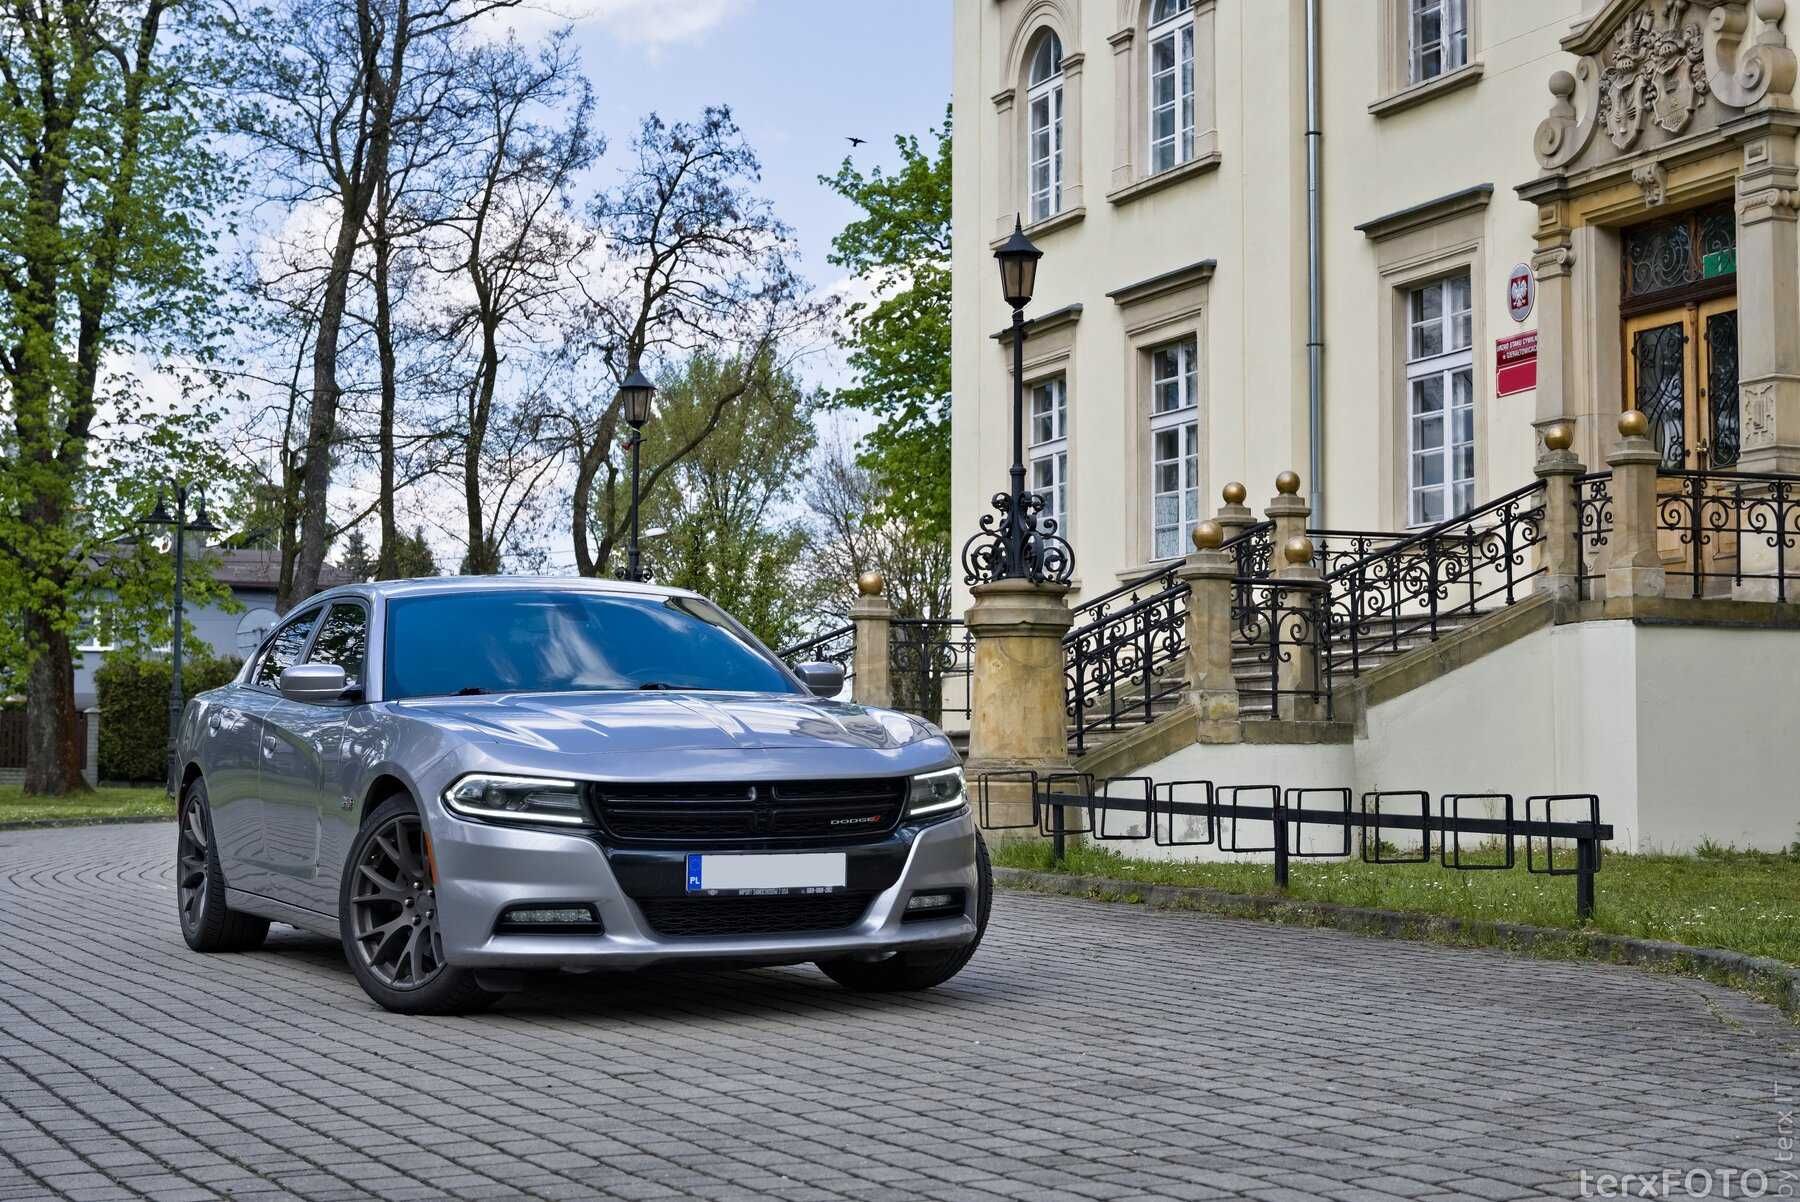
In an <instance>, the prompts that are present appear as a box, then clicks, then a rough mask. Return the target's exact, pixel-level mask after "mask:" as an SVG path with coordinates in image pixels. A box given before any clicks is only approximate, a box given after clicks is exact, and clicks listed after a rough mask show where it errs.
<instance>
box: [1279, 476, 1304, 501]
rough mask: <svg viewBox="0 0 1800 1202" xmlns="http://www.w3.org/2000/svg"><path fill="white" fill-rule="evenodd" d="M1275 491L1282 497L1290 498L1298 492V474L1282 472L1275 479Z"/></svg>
mask: <svg viewBox="0 0 1800 1202" xmlns="http://www.w3.org/2000/svg"><path fill="white" fill-rule="evenodd" d="M1275 491H1276V492H1278V493H1280V494H1281V495H1282V496H1284V497H1291V496H1293V495H1294V494H1295V493H1297V492H1299V491H1300V473H1299V472H1283V473H1281V475H1279V476H1277V477H1275Z"/></svg>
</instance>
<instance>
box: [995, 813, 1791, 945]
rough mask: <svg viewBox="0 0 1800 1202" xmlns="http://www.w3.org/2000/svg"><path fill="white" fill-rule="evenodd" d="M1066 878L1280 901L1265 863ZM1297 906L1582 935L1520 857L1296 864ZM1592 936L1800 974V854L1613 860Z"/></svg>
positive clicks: (1568, 904) (1121, 868)
mask: <svg viewBox="0 0 1800 1202" xmlns="http://www.w3.org/2000/svg"><path fill="white" fill-rule="evenodd" d="M993 853H994V863H995V864H998V865H1004V866H1007V867H1011V868H1032V869H1037V870H1040V871H1042V870H1046V869H1048V868H1049V867H1050V843H1049V840H1047V839H1010V840H1005V841H1001V842H997V843H996V844H995V845H994V848H993ZM1064 869H1065V871H1067V872H1069V873H1072V874H1075V875H1082V876H1103V877H1112V878H1114V879H1118V880H1126V881H1141V882H1144V883H1146V884H1159V885H1198V886H1201V887H1204V888H1210V889H1220V890H1224V891H1227V892H1230V893H1274V892H1276V889H1275V884H1274V870H1273V869H1272V867H1271V866H1270V865H1269V864H1267V863H1249V862H1244V863H1216V864H1195V863H1167V862H1162V861H1152V860H1137V859H1131V858H1128V857H1127V856H1124V855H1122V854H1120V853H1119V852H1116V851H1114V850H1112V849H1110V848H1104V847H1098V846H1095V845H1093V844H1088V843H1074V844H1071V845H1070V848H1069V854H1068V856H1067V858H1066V860H1065V862H1064ZM1289 875H1290V881H1291V885H1290V888H1289V890H1288V895H1289V896H1291V897H1294V898H1296V899H1300V900H1306V901H1322V902H1339V903H1343V904H1346V905H1354V906H1373V907H1377V908H1380V909H1384V910H1407V911H1413V912H1417V913H1421V914H1434V915H1448V916H1451V917H1456V918H1474V919H1487V920H1493V921H1499V922H1517V923H1526V924H1530V925H1534V926H1545V927H1566V928H1571V929H1573V928H1574V927H1575V925H1576V923H1575V881H1574V878H1573V877H1546V876H1535V875H1530V874H1528V873H1527V872H1526V871H1525V857H1524V853H1523V850H1522V849H1521V851H1520V854H1519V857H1518V866H1517V867H1516V868H1514V869H1512V870H1511V871H1504V870H1499V871H1484V872H1459V871H1455V870H1452V869H1448V868H1441V867H1439V866H1438V864H1437V863H1436V861H1435V860H1434V861H1433V862H1432V863H1430V864H1417V865H1386V864H1364V863H1362V862H1361V861H1360V860H1353V861H1350V862H1349V863H1309V862H1307V861H1304V860H1299V861H1294V862H1293V863H1292V868H1291V871H1290V874H1289ZM1594 881H1595V895H1596V913H1595V920H1594V924H1593V928H1592V929H1597V930H1601V931H1608V932H1611V933H1614V934H1620V935H1633V936H1638V937H1640V938H1648V939H1667V940H1671V941H1673V942H1676V943H1685V944H1687V945H1689V946H1691V947H1716V948H1728V949H1730V950H1732V951H1738V952H1745V953H1748V954H1750V955H1754V956H1769V957H1772V958H1774V959H1778V960H1786V961H1788V962H1790V963H1796V964H1800V849H1796V850H1793V851H1790V852H1786V853H1759V852H1732V851H1710V850H1709V851H1706V852H1703V853H1701V854H1698V855H1692V856H1662V855H1653V856H1633V855H1623V854H1608V855H1607V856H1606V858H1605V859H1604V860H1603V861H1602V862H1601V866H1600V873H1599V875H1598V876H1596V877H1595V878H1594Z"/></svg>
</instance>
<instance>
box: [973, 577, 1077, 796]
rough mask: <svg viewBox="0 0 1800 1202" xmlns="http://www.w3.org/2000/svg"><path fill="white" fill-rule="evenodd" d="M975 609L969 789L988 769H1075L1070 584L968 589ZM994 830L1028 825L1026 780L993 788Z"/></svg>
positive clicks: (1013, 583)
mask: <svg viewBox="0 0 1800 1202" xmlns="http://www.w3.org/2000/svg"><path fill="white" fill-rule="evenodd" d="M970 591H971V592H972V593H973V594H974V596H975V604H974V605H972V606H970V607H969V611H968V614H967V616H966V618H965V621H966V622H967V624H968V629H969V633H970V634H971V635H972V636H974V639H975V664H974V672H973V680H972V681H971V682H970V689H971V696H970V710H971V713H970V715H969V758H968V761H967V764H966V770H967V772H968V775H969V779H970V789H971V790H973V789H974V788H975V784H974V781H975V778H977V777H979V776H980V775H981V774H982V773H984V772H1004V771H1019V770H1033V771H1036V772H1038V773H1039V774H1040V775H1041V774H1043V773H1046V772H1056V771H1059V770H1064V769H1067V768H1068V766H1069V730H1068V717H1067V715H1066V713H1065V711H1064V709H1063V646H1062V640H1063V636H1064V635H1065V634H1067V633H1068V632H1069V627H1070V625H1072V624H1073V621H1074V616H1073V615H1072V614H1071V613H1070V612H1069V607H1068V604H1067V603H1066V601H1065V600H1064V598H1065V597H1066V596H1067V595H1068V592H1069V590H1068V587H1067V586H1066V585H1060V584H1033V583H1031V582H1030V581H1028V580H995V581H991V582H989V583H987V584H978V585H976V586H975V587H974V588H973V589H971V590H970ZM989 800H990V803H991V806H992V812H991V817H992V820H993V822H994V825H996V826H1012V825H1017V824H1021V823H1024V822H1028V821H1030V817H1031V796H1030V792H1029V786H1028V785H1027V784H1026V783H1025V782H1024V781H1022V780H1021V781H1018V782H1000V781H996V782H994V783H993V786H992V789H991V791H990V794H989Z"/></svg>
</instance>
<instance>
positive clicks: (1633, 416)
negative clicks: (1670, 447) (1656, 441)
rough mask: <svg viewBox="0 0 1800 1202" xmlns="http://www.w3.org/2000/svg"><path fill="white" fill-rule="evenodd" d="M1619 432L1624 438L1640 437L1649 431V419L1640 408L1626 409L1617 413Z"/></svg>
mask: <svg viewBox="0 0 1800 1202" xmlns="http://www.w3.org/2000/svg"><path fill="white" fill-rule="evenodd" d="M1619 433H1621V434H1623V435H1624V436H1625V437H1626V438H1642V437H1643V436H1644V435H1646V434H1648V433H1650V419H1649V418H1647V417H1645V416H1644V414H1643V412H1642V411H1641V410H1637V409H1627V410H1626V411H1625V412H1623V413H1621V414H1619Z"/></svg>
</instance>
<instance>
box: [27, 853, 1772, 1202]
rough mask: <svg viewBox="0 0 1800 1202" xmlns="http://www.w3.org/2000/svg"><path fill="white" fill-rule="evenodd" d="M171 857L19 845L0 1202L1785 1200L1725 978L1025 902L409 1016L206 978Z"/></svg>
mask: <svg viewBox="0 0 1800 1202" xmlns="http://www.w3.org/2000/svg"><path fill="white" fill-rule="evenodd" d="M173 843H174V836H173V831H172V830H171V829H170V828H169V827H166V826H154V825H151V826H132V827H95V828H86V829H73V830H62V831H36V832H0V1200H4V1202H15V1200H17V1202H26V1200H29V1202H40V1200H41V1199H44V1198H47V1197H48V1198H64V1199H69V1200H70V1202H85V1200H87V1199H93V1200H94V1202H110V1200H111V1199H116V1198H124V1197H151V1198H157V1199H164V1200H167V1202H178V1200H181V1199H189V1198H192V1199H202V1198H215V1197H224V1198H232V1199H239V1200H241V1202H263V1200H265V1199H267V1200H268V1202H274V1200H275V1199H277V1198H280V1199H287V1198H295V1199H300V1200H302V1202H334V1200H337V1199H345V1200H349V1199H362V1198H378V1199H384V1200H388V1202H436V1200H442V1199H515V1198H516V1199H532V1200H537V1202H543V1200H547V1199H572V1200H573V1199H582V1200H586V1199H661V1198H704V1199H714V1200H717V1202H739V1200H742V1202H749V1200H753V1199H781V1200H782V1202H806V1200H808V1199H817V1200H819V1202H885V1200H887V1199H894V1200H896V1202H899V1200H907V1199H914V1198H917V1199H932V1200H941V1202H970V1200H975V1199H1008V1198H1016V1199H1021V1200H1027V1202H1038V1200H1040V1199H1045V1198H1050V1199H1069V1200H1077V1199H1094V1200H1096V1202H1099V1200H1105V1202H1139V1200H1147V1199H1163V1200H1167V1199H1195V1200H1203V1199H1212V1198H1240V1199H1242V1198H1251V1199H1264V1200H1266V1202H1279V1200H1283V1199H1301V1198H1309V1199H1328V1200H1331V1202H1385V1200H1397V1199H1426V1198H1433V1197H1454V1198H1462V1199H1467V1198H1495V1199H1510V1198H1517V1197H1527V1196H1550V1197H1572V1196H1575V1195H1576V1193H1577V1187H1578V1182H1579V1174H1580V1172H1581V1170H1583V1169H1586V1170H1588V1171H1589V1172H1590V1174H1592V1173H1598V1172H1615V1173H1616V1172H1626V1171H1629V1172H1639V1173H1642V1172H1653V1171H1657V1170H1660V1169H1663V1168H1674V1169H1677V1170H1683V1171H1684V1170H1686V1169H1688V1168H1692V1167H1705V1168H1713V1169H1717V1168H1725V1167H1729V1168H1734V1169H1738V1170H1742V1169H1747V1168H1762V1169H1764V1170H1765V1171H1767V1172H1769V1173H1770V1174H1771V1179H1774V1174H1775V1172H1776V1170H1777V1169H1778V1167H1779V1163H1778V1161H1777V1156H1778V1155H1779V1154H1780V1151H1781V1149H1780V1148H1779V1147H1778V1143H1777V1123H1778V1122H1779V1120H1780V1115H1781V1113H1782V1111H1784V1110H1788V1109H1791V1107H1792V1102H1791V1099H1792V1098H1793V1097H1794V1096H1795V1094H1796V1092H1800V1069H1797V1067H1796V1058H1795V1054H1794V1052H1793V1050H1792V1048H1793V1046H1794V1035H1793V1028H1792V1027H1791V1026H1789V1025H1788V1024H1787V1023H1785V1021H1784V1020H1783V1019H1782V1018H1781V1017H1780V1015H1779V1014H1777V1013H1776V1012H1775V1011H1773V1010H1772V1009H1770V1008H1769V1007H1766V1006H1763V1005H1761V1004H1760V1003H1757V1002H1755V1001H1753V1000H1751V999H1748V998H1745V997H1743V996H1741V995H1738V994H1734V993H1731V992H1728V991H1725V990H1722V989H1718V988H1716V987H1714V986H1711V985H1706V984H1702V983H1698V982H1694V981H1686V980H1680V979H1675V978H1667V977H1658V976H1650V975H1646V974H1640V973H1637V972H1633V971H1631V970H1628V969H1623V968H1618V967H1613V966H1603V965H1591V964H1575V963H1543V962H1536V961H1529V960H1522V959H1515V958H1512V957H1509V956H1506V955H1503V954H1500V953H1495V952H1486V951H1469V950H1458V949H1449V948H1441V947H1435V946H1430V945H1423V944H1409V943H1399V942H1387V941H1381V940H1369V939H1361V938H1357V937H1355V936H1350V935H1345V934H1342V933H1339V932H1332V931H1316V930H1304V929H1300V928H1287V927H1280V926H1272V925H1265V924H1258V923H1246V922H1239V921H1233V920H1227V919H1218V918H1212V917H1207V916H1202V915H1193V914H1175V913H1160V912H1155V911H1149V910H1145V909H1142V908H1138V907H1131V906H1118V905H1106V904H1099V903H1091V902H1085V901H1080V900H1075V899H1068V898H1041V897H1033V896H1028V895H1018V894H1007V893H1003V894H1001V895H1000V897H999V898H998V899H997V906H996V913H995V917H994V924H993V927H992V929H991V930H990V932H989V935H988V942H987V944H986V945H985V946H984V947H983V948H982V950H981V952H980V954H978V955H977V956H976V958H975V959H974V961H973V962H972V963H971V964H970V966H969V968H968V969H967V970H965V971H964V973H963V974H962V975H961V976H959V977H957V978H956V979H955V980H954V981H953V982H951V983H950V984H948V985H946V986H944V987H943V988H941V989H939V990H936V991H934V992H932V993H928V994H920V995H906V996H892V997H879V996H866V995H856V994H849V993H845V992H844V991H842V990H840V989H838V988H837V987H836V986H834V985H832V984H831V983H830V982H829V981H827V980H826V979H825V978H824V977H823V976H822V975H821V974H819V973H818V972H817V971H815V970H813V969H810V968H792V969H765V970H756V971H735V972H730V971H720V972H698V971H685V970H684V971H647V972H643V973H639V974H629V975H620V976H606V975H593V976H587V977H579V978H568V979H566V980H563V981H559V982H552V983H549V984H547V985H545V986H543V987H542V988H538V989H535V990H534V991H532V992H529V993H526V994H519V995H514V996H512V997H509V998H508V999H507V1000H505V1001H504V1002H502V1004H501V1005H500V1006H499V1007H498V1008H497V1009H495V1010H494V1011H492V1012H490V1013H488V1014H485V1015H480V1016H476V1017H471V1018H444V1019H429V1018H403V1017H400V1016H396V1015H390V1014H387V1013H385V1012H383V1011H381V1010H380V1009H378V1008H376V1007H375V1006H373V1005H372V1004H371V1003H370V1002H369V1001H368V1000H367V998H366V997H364V995H363V993H362V991H361V990H360V989H358V988H357V986H356V983H355V981H354V980H353V979H352V978H351V976H350V974H349V971H348V969H347V968H346V967H345V965H344V961H343V956H342V954H341V953H340V951H339V950H338V948H337V947H336V945H335V944H334V943H333V942H331V941H329V940H325V939H320V938H317V937H315V936H311V935H306V934H302V933H300V932H297V931H294V930H292V929H290V928H286V927H279V926H278V927H276V928H274V930H273V932H272V933H271V936H270V939H269V942H268V945H267V947H266V948H265V949H264V950H262V951H260V952H256V953H252V954H247V955H234V956H207V957H203V956H197V955H194V954H193V953H191V952H189V951H188V949H187V947H186V946H185V944H183V942H182V940H181V936H180V933H179V930H178V929H177V927H176V922H175V914H174V890H173V888H172V881H171V867H172V866H171V864H170V862H169V861H170V853H171V850H172V848H173ZM1778 1088H1779V1089H1780V1090H1781V1091H1782V1093H1781V1094H1779V1095H1778V1093H1777V1090H1778ZM1778 1096H1785V1097H1786V1098H1788V1099H1790V1100H1789V1101H1787V1102H1786V1103H1784V1104H1782V1105H1777V1103H1776V1099H1777V1097H1778Z"/></svg>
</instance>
